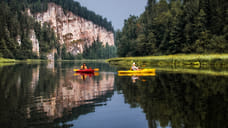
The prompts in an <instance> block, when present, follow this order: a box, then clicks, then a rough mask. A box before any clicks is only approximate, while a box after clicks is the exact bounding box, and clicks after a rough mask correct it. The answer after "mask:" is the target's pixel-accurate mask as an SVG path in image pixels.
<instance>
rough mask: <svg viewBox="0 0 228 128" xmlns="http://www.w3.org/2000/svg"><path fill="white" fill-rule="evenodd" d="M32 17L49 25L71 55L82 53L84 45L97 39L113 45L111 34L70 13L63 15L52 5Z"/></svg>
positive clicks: (59, 7) (59, 9)
mask: <svg viewBox="0 0 228 128" xmlns="http://www.w3.org/2000/svg"><path fill="white" fill-rule="evenodd" d="M28 12H30V11H28ZM33 17H34V18H35V19H36V20H37V21H39V22H41V24H43V23H45V22H47V23H49V24H50V25H51V27H52V28H53V29H54V31H55V32H56V34H57V36H58V37H59V39H60V41H59V42H60V44H61V45H62V44H65V45H66V48H67V52H70V53H72V54H73V55H76V54H78V53H82V52H83V46H84V45H85V44H86V45H91V44H92V43H93V41H94V40H97V39H99V41H101V42H103V44H104V45H105V44H106V43H108V44H109V45H114V34H113V32H110V31H107V30H106V29H105V28H103V27H101V26H98V25H96V24H94V23H93V22H91V21H88V20H86V19H84V18H82V17H79V16H76V15H74V14H73V13H72V12H69V11H67V12H65V13H64V11H63V9H62V7H61V6H58V5H56V4H54V3H49V4H48V9H47V11H46V12H43V13H37V14H33Z"/></svg>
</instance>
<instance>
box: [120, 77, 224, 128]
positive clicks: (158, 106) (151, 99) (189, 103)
mask: <svg viewBox="0 0 228 128" xmlns="http://www.w3.org/2000/svg"><path fill="white" fill-rule="evenodd" d="M143 79H145V80H146V82H142V81H137V82H136V83H135V84H133V83H132V82H131V79H130V77H119V78H118V79H117V84H116V85H117V88H118V90H122V91H123V94H124V96H125V98H126V102H128V103H129V104H131V106H132V107H135V106H140V107H142V108H143V110H144V112H145V113H146V118H147V120H148V123H149V126H150V127H151V128H155V127H156V125H157V123H156V121H159V122H160V124H161V126H167V125H168V124H169V122H170V123H171V126H172V127H173V128H182V127H186V128H187V127H190V128H196V127H199V128H215V127H219V128H225V127H227V126H228V123H227V120H228V109H227V108H228V95H227V94H228V86H227V83H228V79H227V77H222V76H207V75H189V74H163V73H159V74H157V76H156V77H145V78H143Z"/></svg>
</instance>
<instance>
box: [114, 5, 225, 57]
mask: <svg viewBox="0 0 228 128" xmlns="http://www.w3.org/2000/svg"><path fill="white" fill-rule="evenodd" d="M227 40H228V1H227V0H159V1H156V0H148V3H147V6H146V8H145V11H144V13H142V14H141V15H140V16H139V17H137V16H132V15H131V16H130V17H129V18H128V19H126V20H125V21H124V27H123V28H122V30H118V31H117V32H116V42H115V43H116V46H117V49H118V51H117V54H118V56H120V57H125V56H147V55H168V54H179V53H182V54H189V53H199V54H208V53H228V41H227Z"/></svg>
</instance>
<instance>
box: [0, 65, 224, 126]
mask: <svg viewBox="0 0 228 128" xmlns="http://www.w3.org/2000/svg"><path fill="white" fill-rule="evenodd" d="M80 64H81V62H66V63H49V64H39V65H37V64H17V65H14V66H4V67H0V101H1V102H0V103H1V104H0V126H1V128H68V127H73V128H227V127H228V76H223V75H220V76H214V75H205V74H190V73H189V74H188V73H171V72H162V71H157V72H156V75H155V76H144V77H130V76H118V75H117V74H116V71H117V70H118V69H116V68H115V67H111V66H109V65H108V64H106V63H94V62H91V63H88V67H92V68H99V69H100V72H99V73H96V74H93V75H91V74H90V75H86V74H76V73H75V72H74V71H73V69H74V68H79V67H80Z"/></svg>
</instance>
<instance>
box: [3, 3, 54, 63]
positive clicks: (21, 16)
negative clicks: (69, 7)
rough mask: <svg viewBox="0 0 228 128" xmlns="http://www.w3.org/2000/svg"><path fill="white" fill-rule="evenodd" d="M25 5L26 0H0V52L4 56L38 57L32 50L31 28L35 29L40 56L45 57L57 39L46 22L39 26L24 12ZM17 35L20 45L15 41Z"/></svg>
mask: <svg viewBox="0 0 228 128" xmlns="http://www.w3.org/2000/svg"><path fill="white" fill-rule="evenodd" d="M38 2H40V1H38ZM27 6H28V4H27V3H26V1H16V0H12V1H10V2H9V1H6V2H4V1H1V2H0V30H1V31H0V54H1V55H2V57H4V58H15V59H36V58H38V57H37V55H35V54H34V53H33V52H32V42H31V41H30V37H29V35H30V32H31V30H34V31H35V33H36V37H37V38H38V41H39V45H40V46H39V47H40V58H42V59H46V54H47V53H48V52H49V50H50V49H52V48H54V47H57V44H58V41H57V38H56V36H55V33H54V31H53V30H52V29H51V28H50V26H49V25H47V24H44V25H43V26H42V27H41V25H40V23H37V22H35V20H34V19H33V18H32V17H30V16H28V15H27V14H26V13H24V12H23V11H25V10H24V9H26V7H27ZM18 37H19V38H20V40H21V44H20V45H19V43H18V42H17V38H18Z"/></svg>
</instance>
